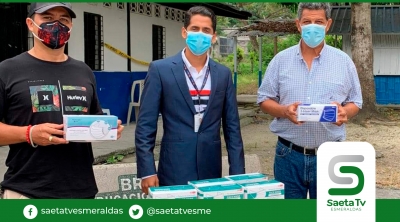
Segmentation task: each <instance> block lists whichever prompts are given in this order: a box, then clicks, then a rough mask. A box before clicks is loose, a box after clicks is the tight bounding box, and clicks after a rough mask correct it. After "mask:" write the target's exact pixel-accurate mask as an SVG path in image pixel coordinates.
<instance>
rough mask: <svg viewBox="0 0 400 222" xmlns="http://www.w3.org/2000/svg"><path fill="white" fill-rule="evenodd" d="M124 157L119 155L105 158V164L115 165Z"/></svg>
mask: <svg viewBox="0 0 400 222" xmlns="http://www.w3.org/2000/svg"><path fill="white" fill-rule="evenodd" d="M124 157H125V156H124V155H121V154H114V155H111V156H110V157H108V158H107V161H106V163H107V164H113V163H117V162H119V161H121V160H122V159H124Z"/></svg>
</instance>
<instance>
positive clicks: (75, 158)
mask: <svg viewBox="0 0 400 222" xmlns="http://www.w3.org/2000/svg"><path fill="white" fill-rule="evenodd" d="M63 114H75V115H76V114H78V115H81V114H82V115H89V114H102V111H101V108H100V105H99V101H98V98H97V94H96V81H95V78H94V75H93V72H92V70H91V69H90V68H89V67H88V66H87V65H86V64H85V63H83V62H81V61H78V60H75V59H73V58H70V57H69V58H68V60H67V61H65V62H47V61H42V60H39V59H37V58H35V57H33V56H31V55H30V54H29V53H27V52H25V53H22V54H20V55H18V56H16V57H14V58H11V59H7V60H5V61H3V62H1V63H0V120H4V123H5V124H9V125H13V126H28V125H36V124H41V123H56V124H62V122H63V120H62V115H63ZM9 147H10V151H9V154H8V157H7V159H6V166H8V170H7V172H6V174H5V176H4V181H3V182H2V183H1V186H2V189H10V190H13V191H15V192H19V193H21V194H22V195H25V196H27V197H29V198H49V199H50V198H93V197H94V196H95V195H96V193H97V192H98V189H97V186H96V181H95V178H94V173H93V168H92V164H93V160H94V158H93V151H92V146H91V143H72V142H70V143H69V144H66V145H52V146H38V147H37V148H33V147H32V146H31V145H30V144H28V143H27V142H24V143H19V144H14V145H10V146H9Z"/></svg>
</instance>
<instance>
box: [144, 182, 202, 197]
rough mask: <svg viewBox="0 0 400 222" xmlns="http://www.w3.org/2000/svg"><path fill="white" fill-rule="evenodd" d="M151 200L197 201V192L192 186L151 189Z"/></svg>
mask: <svg viewBox="0 0 400 222" xmlns="http://www.w3.org/2000/svg"><path fill="white" fill-rule="evenodd" d="M148 198H149V199H197V190H196V188H195V187H194V186H192V185H178V186H165V187H150V188H149V196H148Z"/></svg>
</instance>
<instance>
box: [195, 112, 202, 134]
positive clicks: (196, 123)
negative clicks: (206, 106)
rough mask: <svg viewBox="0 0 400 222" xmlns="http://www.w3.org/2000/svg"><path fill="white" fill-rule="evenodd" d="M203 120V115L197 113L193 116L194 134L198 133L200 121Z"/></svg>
mask: <svg viewBox="0 0 400 222" xmlns="http://www.w3.org/2000/svg"><path fill="white" fill-rule="evenodd" d="M202 120H203V113H198V114H195V115H194V132H195V133H197V132H198V131H199V128H200V125H201V121H202Z"/></svg>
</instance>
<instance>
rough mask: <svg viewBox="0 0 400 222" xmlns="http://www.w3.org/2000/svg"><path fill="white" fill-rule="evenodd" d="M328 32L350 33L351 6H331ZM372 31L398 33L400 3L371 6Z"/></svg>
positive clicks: (399, 27)
mask: <svg viewBox="0 0 400 222" xmlns="http://www.w3.org/2000/svg"><path fill="white" fill-rule="evenodd" d="M331 15H332V20H333V22H332V26H331V28H330V29H329V32H328V33H329V34H350V31H351V6H332V12H331ZM371 25H372V33H376V34H378V33H379V34H383V33H388V34H389V33H391V34H393V33H397V34H400V5H379V6H378V5H373V6H371Z"/></svg>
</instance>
